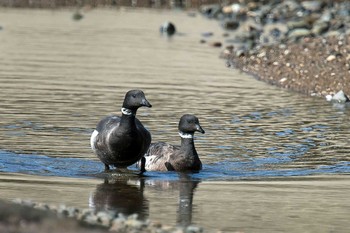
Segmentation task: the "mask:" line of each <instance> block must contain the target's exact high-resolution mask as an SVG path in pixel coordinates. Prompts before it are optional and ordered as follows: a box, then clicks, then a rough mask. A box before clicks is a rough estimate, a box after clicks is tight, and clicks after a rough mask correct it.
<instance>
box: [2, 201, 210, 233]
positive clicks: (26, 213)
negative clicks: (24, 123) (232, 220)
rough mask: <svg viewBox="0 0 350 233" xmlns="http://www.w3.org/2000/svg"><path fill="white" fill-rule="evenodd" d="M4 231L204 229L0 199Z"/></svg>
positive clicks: (163, 232) (159, 232) (157, 232)
mask: <svg viewBox="0 0 350 233" xmlns="http://www.w3.org/2000/svg"><path fill="white" fill-rule="evenodd" d="M0 209H1V211H0V232H9V233H11V232H16V233H40V232H43V233H44V232H51V233H56V232H57V233H59V232H63V231H64V232H66V233H73V232H74V233H80V232H85V233H103V232H117V233H127V232H132V233H141V232H142V233H200V232H203V229H202V228H201V227H198V226H194V225H190V226H186V227H181V226H169V225H163V224H161V223H159V222H154V221H150V220H139V219H138V215H137V214H133V215H130V216H125V215H123V214H120V213H115V212H113V211H98V212H94V211H93V210H92V209H79V208H75V207H67V206H65V205H59V206H55V205H49V204H44V203H36V202H32V201H28V200H21V199H16V200H14V201H13V202H6V201H2V200H0Z"/></svg>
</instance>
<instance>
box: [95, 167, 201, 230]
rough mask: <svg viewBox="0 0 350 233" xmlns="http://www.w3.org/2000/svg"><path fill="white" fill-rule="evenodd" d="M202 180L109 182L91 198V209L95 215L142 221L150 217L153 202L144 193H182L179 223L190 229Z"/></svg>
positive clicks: (183, 177) (182, 175)
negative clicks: (132, 217)
mask: <svg viewBox="0 0 350 233" xmlns="http://www.w3.org/2000/svg"><path fill="white" fill-rule="evenodd" d="M199 183H200V180H193V178H191V176H190V175H189V174H186V173H179V179H177V180H156V179H147V178H146V179H145V178H130V177H129V178H126V177H121V178H105V181H104V183H102V184H99V185H97V186H96V190H95V192H94V193H92V195H91V197H90V207H92V208H93V209H94V210H95V212H98V211H113V212H115V213H116V214H118V213H122V214H124V215H131V214H138V217H139V219H146V218H147V217H148V215H149V201H148V200H147V199H146V198H145V196H144V194H143V192H144V190H145V189H146V188H147V189H155V190H157V191H161V192H163V191H164V192H166V191H178V192H179V198H178V203H177V212H176V216H177V219H176V222H177V225H178V226H181V227H187V226H189V225H191V223H192V204H193V196H194V192H195V189H196V187H197V186H198V184H199ZM155 201H157V200H155Z"/></svg>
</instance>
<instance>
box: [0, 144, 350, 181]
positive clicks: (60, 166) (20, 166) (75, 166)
mask: <svg viewBox="0 0 350 233" xmlns="http://www.w3.org/2000/svg"><path fill="white" fill-rule="evenodd" d="M291 148H294V149H295V151H296V152H298V153H291V152H287V153H282V152H275V151H274V148H270V150H269V153H268V155H269V156H268V157H256V158H249V159H247V160H246V161H239V160H227V161H221V162H215V163H211V164H204V167H203V170H202V171H201V172H199V173H194V174H192V177H193V178H195V179H200V180H231V179H233V180H234V179H259V178H267V177H288V176H306V175H315V174H321V173H322V174H336V173H350V166H349V165H350V162H348V161H337V162H334V163H333V164H323V165H313V166H310V167H297V168H283V169H281V168H279V167H278V166H279V165H280V164H285V163H292V162H293V159H294V158H296V157H297V156H300V155H301V154H302V152H303V151H304V150H305V148H304V147H291ZM0 155H1V156H0V172H12V173H24V174H31V175H43V176H62V177H85V178H86V177H95V176H98V175H100V174H101V172H102V171H103V164H102V163H101V162H99V161H93V160H87V159H78V158H62V157H61V158H53V157H48V156H41V155H31V154H15V153H13V152H8V151H0ZM130 169H131V170H135V168H134V167H133V166H132V167H130ZM145 175H146V177H147V178H148V179H156V180H159V179H160V180H162V179H165V180H168V179H169V180H173V179H175V180H176V179H177V175H176V173H173V172H167V173H162V172H146V173H145Z"/></svg>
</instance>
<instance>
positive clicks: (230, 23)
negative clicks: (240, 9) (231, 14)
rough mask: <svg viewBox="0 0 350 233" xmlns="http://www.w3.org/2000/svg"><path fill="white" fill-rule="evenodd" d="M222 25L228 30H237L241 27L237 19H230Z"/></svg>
mask: <svg viewBox="0 0 350 233" xmlns="http://www.w3.org/2000/svg"><path fill="white" fill-rule="evenodd" d="M222 27H223V28H224V29H226V30H236V29H237V28H238V27H239V22H238V21H235V20H229V21H225V22H223V23H222Z"/></svg>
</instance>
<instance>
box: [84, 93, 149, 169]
mask: <svg viewBox="0 0 350 233" xmlns="http://www.w3.org/2000/svg"><path fill="white" fill-rule="evenodd" d="M142 106H146V107H149V108H150V107H152V105H151V104H150V103H149V102H148V101H147V99H146V97H145V94H144V93H143V92H142V91H141V90H131V91H128V92H127V93H126V95H125V98H124V103H123V107H122V109H121V111H122V116H121V117H119V116H117V115H115V114H112V115H109V116H107V117H105V118H103V119H102V120H101V121H100V122H99V123H98V124H97V127H96V129H95V130H94V132H93V133H92V135H91V138H90V144H91V148H92V150H93V151H94V152H95V154H96V155H97V157H98V158H99V159H100V160H101V161H102V163H104V164H105V170H106V171H107V170H109V166H110V165H113V166H115V167H116V168H125V167H127V166H130V165H132V164H134V163H136V162H137V161H139V160H140V159H141V173H143V172H144V171H145V168H144V163H145V158H144V157H143V156H144V154H145V153H146V151H147V149H148V148H149V145H150V144H151V134H150V133H149V132H148V130H147V129H145V127H144V126H143V125H142V123H141V122H140V121H139V120H138V119H137V118H136V117H135V115H136V111H137V109H138V108H139V107H142Z"/></svg>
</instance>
